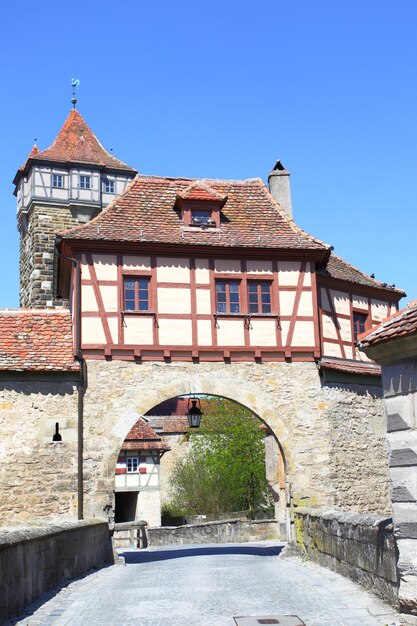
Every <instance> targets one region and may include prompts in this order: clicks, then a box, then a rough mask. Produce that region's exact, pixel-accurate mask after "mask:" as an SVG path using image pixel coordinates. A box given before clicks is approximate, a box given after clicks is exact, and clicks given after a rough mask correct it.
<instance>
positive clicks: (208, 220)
mask: <svg viewBox="0 0 417 626" xmlns="http://www.w3.org/2000/svg"><path fill="white" fill-rule="evenodd" d="M212 223H213V224H214V220H213V219H212V212H211V211H205V210H202V209H192V210H191V224H195V225H196V226H201V225H202V224H206V225H207V226H208V225H209V224H212Z"/></svg>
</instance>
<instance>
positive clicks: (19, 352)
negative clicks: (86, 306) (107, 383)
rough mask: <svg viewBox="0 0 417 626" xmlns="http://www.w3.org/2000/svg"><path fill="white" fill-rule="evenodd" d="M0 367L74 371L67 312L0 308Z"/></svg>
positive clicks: (15, 369)
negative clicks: (0, 309)
mask: <svg viewBox="0 0 417 626" xmlns="http://www.w3.org/2000/svg"><path fill="white" fill-rule="evenodd" d="M0 370H10V371H25V370H27V371H76V370H78V364H77V363H76V362H75V361H74V356H73V342H72V325H71V315H70V313H69V311H67V310H64V311H58V310H53V309H48V310H41V309H33V310H29V309H19V310H7V309H6V310H2V311H0Z"/></svg>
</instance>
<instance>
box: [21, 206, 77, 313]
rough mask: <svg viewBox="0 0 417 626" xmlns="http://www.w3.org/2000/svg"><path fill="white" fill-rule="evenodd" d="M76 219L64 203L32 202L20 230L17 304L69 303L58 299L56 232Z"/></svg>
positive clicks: (40, 306) (46, 305) (68, 226)
mask: <svg viewBox="0 0 417 626" xmlns="http://www.w3.org/2000/svg"><path fill="white" fill-rule="evenodd" d="M77 224H78V220H77V219H76V218H75V217H73V216H72V214H71V211H70V209H69V208H66V207H50V206H48V207H39V206H35V207H34V208H33V209H32V210H31V212H30V215H29V217H28V220H27V231H26V232H25V233H24V231H23V230H22V228H21V232H20V306H21V307H29V308H38V309H39V308H47V307H54V306H57V307H63V306H68V301H66V300H62V299H57V298H56V297H55V295H56V261H55V260H54V256H55V255H54V248H55V241H56V233H58V232H60V231H63V230H66V229H67V228H70V227H71V226H76V225H77Z"/></svg>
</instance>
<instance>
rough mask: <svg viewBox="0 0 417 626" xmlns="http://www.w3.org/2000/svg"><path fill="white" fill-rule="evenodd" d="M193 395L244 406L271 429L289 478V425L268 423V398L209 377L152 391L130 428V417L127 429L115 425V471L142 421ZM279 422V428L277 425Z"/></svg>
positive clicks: (269, 413)
mask: <svg viewBox="0 0 417 626" xmlns="http://www.w3.org/2000/svg"><path fill="white" fill-rule="evenodd" d="M190 394H207V395H211V396H216V397H219V398H225V399H227V400H230V401H232V402H235V403H236V404H239V405H240V406H243V407H244V408H246V409H249V410H250V411H251V412H252V413H253V414H254V415H255V416H256V417H257V418H258V419H259V420H260V421H261V422H262V423H264V424H265V425H266V426H268V428H269V430H270V431H271V433H272V435H273V436H274V438H275V441H276V443H277V445H278V447H279V449H280V453H281V455H282V460H283V463H284V471H285V474H287V467H288V464H291V462H292V459H291V452H290V450H289V449H288V447H287V446H286V444H285V441H282V439H281V437H280V433H283V432H285V424H284V422H283V421H282V419H281V418H280V417H279V416H277V415H275V416H274V425H273V426H272V425H271V424H270V423H269V421H268V419H269V418H270V417H271V413H272V409H271V407H270V403H269V402H268V398H267V397H263V396H265V394H264V393H263V392H262V391H261V390H259V394H258V393H254V392H253V391H248V390H245V389H242V387H241V386H239V385H237V384H233V383H231V382H230V381H229V380H227V381H224V380H221V381H213V380H212V379H208V378H207V377H204V376H201V375H198V376H194V377H193V379H192V380H183V381H181V380H178V381H177V382H176V383H175V385H172V383H170V384H162V385H161V388H159V389H154V390H152V391H151V392H149V393H147V394H146V396H144V397H143V399H141V402H140V404H139V406H138V405H137V412H136V411H135V412H134V413H133V412H132V414H131V415H130V416H129V420H128V421H127V425H126V422H125V418H126V416H123V418H124V419H123V421H124V425H123V427H121V428H120V426H121V424H116V425H115V427H116V429H117V430H118V431H119V432H120V434H119V436H118V438H117V440H115V441H114V445H113V450H112V451H111V452H110V455H109V456H110V458H111V459H113V460H114V464H113V467H114V466H115V464H116V459H117V456H118V454H119V451H120V448H121V447H122V444H123V441H124V439H125V437H126V435H127V433H128V432H129V431H130V429H131V428H132V427H133V426H134V424H135V423H136V421H137V420H138V419H139V417H141V416H143V415H145V414H146V413H147V412H148V411H150V410H151V409H152V408H153V407H155V406H157V405H158V404H160V403H161V402H163V401H165V400H169V399H170V398H174V397H178V396H185V395H190ZM277 422H278V428H277V424H276V423H277Z"/></svg>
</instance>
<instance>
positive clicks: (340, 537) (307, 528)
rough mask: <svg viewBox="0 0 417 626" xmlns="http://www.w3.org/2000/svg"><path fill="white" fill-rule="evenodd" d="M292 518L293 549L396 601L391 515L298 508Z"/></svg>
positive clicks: (396, 580)
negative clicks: (294, 531)
mask: <svg viewBox="0 0 417 626" xmlns="http://www.w3.org/2000/svg"><path fill="white" fill-rule="evenodd" d="M294 521H295V528H296V543H295V546H294V547H293V548H292V549H293V550H294V549H295V550H296V551H298V552H299V553H300V554H301V555H302V556H307V557H308V558H310V559H312V560H313V561H316V562H318V563H320V565H324V566H325V567H329V568H330V569H332V570H334V571H336V572H339V573H340V574H343V575H344V576H347V577H349V578H352V579H353V580H355V581H357V582H359V583H360V584H362V585H364V586H365V587H366V588H368V589H372V591H373V592H374V593H376V594H378V595H379V596H381V597H382V598H383V599H384V600H386V601H387V602H389V603H390V604H392V605H394V606H395V605H396V604H397V601H398V575H397V551H396V543H395V539H394V534H393V527H392V519H391V518H386V517H378V516H376V515H357V514H347V513H341V512H337V511H323V510H321V511H320V510H314V511H313V510H311V509H298V510H295V511H294Z"/></svg>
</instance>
